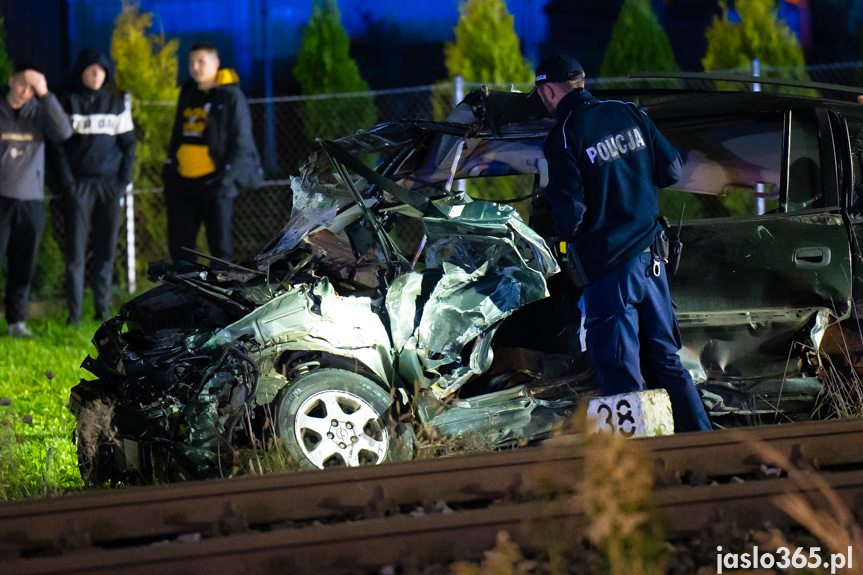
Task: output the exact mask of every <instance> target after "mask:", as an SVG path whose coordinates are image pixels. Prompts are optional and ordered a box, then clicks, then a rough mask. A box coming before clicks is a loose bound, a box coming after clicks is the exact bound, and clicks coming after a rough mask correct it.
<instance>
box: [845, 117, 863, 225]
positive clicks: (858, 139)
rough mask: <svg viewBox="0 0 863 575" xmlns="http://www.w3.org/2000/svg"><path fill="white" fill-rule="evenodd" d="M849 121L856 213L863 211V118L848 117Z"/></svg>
mask: <svg viewBox="0 0 863 575" xmlns="http://www.w3.org/2000/svg"><path fill="white" fill-rule="evenodd" d="M846 120H847V122H848V139H849V141H850V144H851V176H852V178H853V186H852V187H851V201H850V202H849V204H850V206H851V211H852V213H854V214H860V213H861V212H863V118H851V117H846Z"/></svg>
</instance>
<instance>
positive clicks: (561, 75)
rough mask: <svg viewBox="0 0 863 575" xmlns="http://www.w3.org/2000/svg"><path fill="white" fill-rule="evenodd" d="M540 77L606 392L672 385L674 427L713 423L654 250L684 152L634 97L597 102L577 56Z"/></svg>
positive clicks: (560, 228)
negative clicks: (684, 352)
mask: <svg viewBox="0 0 863 575" xmlns="http://www.w3.org/2000/svg"><path fill="white" fill-rule="evenodd" d="M535 83H536V87H535V90H536V92H537V93H538V94H539V96H540V98H541V99H542V101H543V103H544V104H545V107H546V108H547V109H548V110H549V112H550V113H552V114H553V115H554V117H555V119H556V120H557V124H556V125H555V127H554V128H552V130H551V131H550V132H549V134H548V137H547V139H546V141H545V148H544V150H545V156H546V159H547V160H548V168H549V183H548V186H547V187H546V188H545V197H546V199H547V200H548V202H549V203H550V204H551V215H552V218H553V221H554V229H555V233H556V235H557V237H558V238H559V239H560V240H563V241H565V242H567V252H568V253H567V258H568V260H569V263H570V266H571V267H572V268H573V270H572V271H573V272H574V273H575V274H576V275H577V276H578V278H579V280H580V281H581V282H582V283H583V284H584V286H585V287H584V302H583V303H584V313H585V328H586V329H587V348H588V354H589V356H590V359H591V362H592V363H593V365H594V367H595V368H596V370H597V373H598V375H599V381H600V388H601V390H602V392H603V394H605V395H614V394H617V393H626V392H632V391H638V390H641V389H643V388H644V384H645V382H646V384H647V387H649V388H658V387H661V388H663V389H665V390H666V391H667V392H668V395H669V397H670V398H671V406H672V409H673V412H674V428H675V431H677V432H683V431H697V430H708V429H710V420H709V419H708V417H707V412H706V411H705V409H704V405H703V403H702V402H701V398H700V396H699V395H698V392H697V391H696V389H695V385H694V384H693V383H692V379H691V378H690V376H689V373H687V371H686V370H685V369H683V365H682V364H681V363H680V358H679V357H678V356H677V352H678V351H679V350H680V333H679V331H678V327H677V320H676V318H675V316H674V309H673V307H672V303H671V296H670V294H669V291H668V281H667V279H666V275H665V265H664V262H663V261H662V260H661V259H658V258H657V257H655V255H654V243H655V242H656V241H657V235H658V233H659V232H660V231H661V226H660V225H659V224H657V222H656V220H655V216H656V215H657V212H658V211H659V206H658V189H659V188H664V187H666V186H669V185H671V184H673V183H675V182H676V181H677V180H678V178H679V177H680V171H681V167H682V164H681V161H680V157H679V155H678V154H677V151H676V150H675V149H674V148H673V147H672V146H671V144H670V143H669V142H668V140H666V139H665V137H664V136H663V135H662V134H661V133H659V131H658V130H657V129H656V126H654V125H653V122H652V121H651V120H650V118H648V117H647V115H646V114H645V113H644V112H642V111H641V110H639V109H638V107H637V106H635V104H632V103H624V102H617V101H600V100H597V99H596V98H595V97H594V96H592V95H591V94H590V92H588V91H587V90H585V89H584V70H583V69H582V67H581V65H580V64H579V63H578V61H576V60H575V59H573V58H569V57H566V56H553V57H551V58H548V59H546V60H544V61H543V62H541V63H540V65H539V66H538V67H537V69H536V82H535Z"/></svg>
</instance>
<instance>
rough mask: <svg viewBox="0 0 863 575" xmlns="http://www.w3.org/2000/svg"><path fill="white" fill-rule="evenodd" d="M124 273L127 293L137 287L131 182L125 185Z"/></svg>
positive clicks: (133, 202)
mask: <svg viewBox="0 0 863 575" xmlns="http://www.w3.org/2000/svg"><path fill="white" fill-rule="evenodd" d="M125 199H126V268H127V271H126V275H127V279H128V280H129V293H135V290H136V289H137V287H138V286H137V283H138V282H137V280H138V278H137V275H136V270H135V195H134V193H133V191H132V184H129V185H128V186H126V198H125Z"/></svg>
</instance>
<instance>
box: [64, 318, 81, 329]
mask: <svg viewBox="0 0 863 575" xmlns="http://www.w3.org/2000/svg"><path fill="white" fill-rule="evenodd" d="M66 325H68V326H71V327H73V328H75V329H78V328H79V327H81V320H80V319H76V318H74V317H72V316H71V315H70V316H69V317H67V318H66Z"/></svg>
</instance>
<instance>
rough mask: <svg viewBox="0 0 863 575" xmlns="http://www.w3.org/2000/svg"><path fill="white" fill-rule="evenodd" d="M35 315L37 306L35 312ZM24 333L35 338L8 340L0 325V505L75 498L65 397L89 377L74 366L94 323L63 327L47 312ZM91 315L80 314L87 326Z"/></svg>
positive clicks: (62, 319)
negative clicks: (49, 497) (64, 495)
mask: <svg viewBox="0 0 863 575" xmlns="http://www.w3.org/2000/svg"><path fill="white" fill-rule="evenodd" d="M34 307H35V306H34ZM43 312H44V315H41V316H40V317H31V318H30V319H28V322H27V325H28V327H30V329H31V330H32V331H33V333H34V335H35V337H34V338H33V339H29V340H21V339H13V338H10V337H6V336H5V333H6V322H5V321H3V322H0V333H2V334H4V335H2V336H0V501H5V500H13V499H23V498H28V497H44V496H46V495H53V494H58V493H61V492H65V491H76V490H80V489H82V488H83V486H84V483H83V481H82V480H81V476H80V474H79V472H78V466H77V456H76V453H75V445H74V444H73V442H72V437H73V434H74V431H75V418H74V417H73V416H72V414H71V413H69V410H68V409H67V408H66V404H67V402H68V400H69V390H70V389H71V388H72V386H74V385H76V384H77V383H78V381H79V380H80V379H81V378H86V377H88V376H89V377H92V375H91V374H89V373H88V372H87V371H85V370H83V369H81V367H80V365H81V362H82V361H83V360H84V358H85V357H86V356H87V354H91V355H95V348H94V347H93V345H92V344H91V343H90V339H91V338H92V337H93V333H94V332H95V331H96V328H97V327H98V326H99V323H98V322H96V321H93V320H86V319H85V320H84V321H82V322H81V326H80V328H79V329H77V330H76V329H74V328H72V327H69V326H67V325H66V312H65V309H64V308H63V307H62V304H50V305H48V306H47V309H45V310H43ZM92 315H93V311H92V309H90V310H87V309H86V308H85V310H84V317H85V318H91V317H92Z"/></svg>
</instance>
